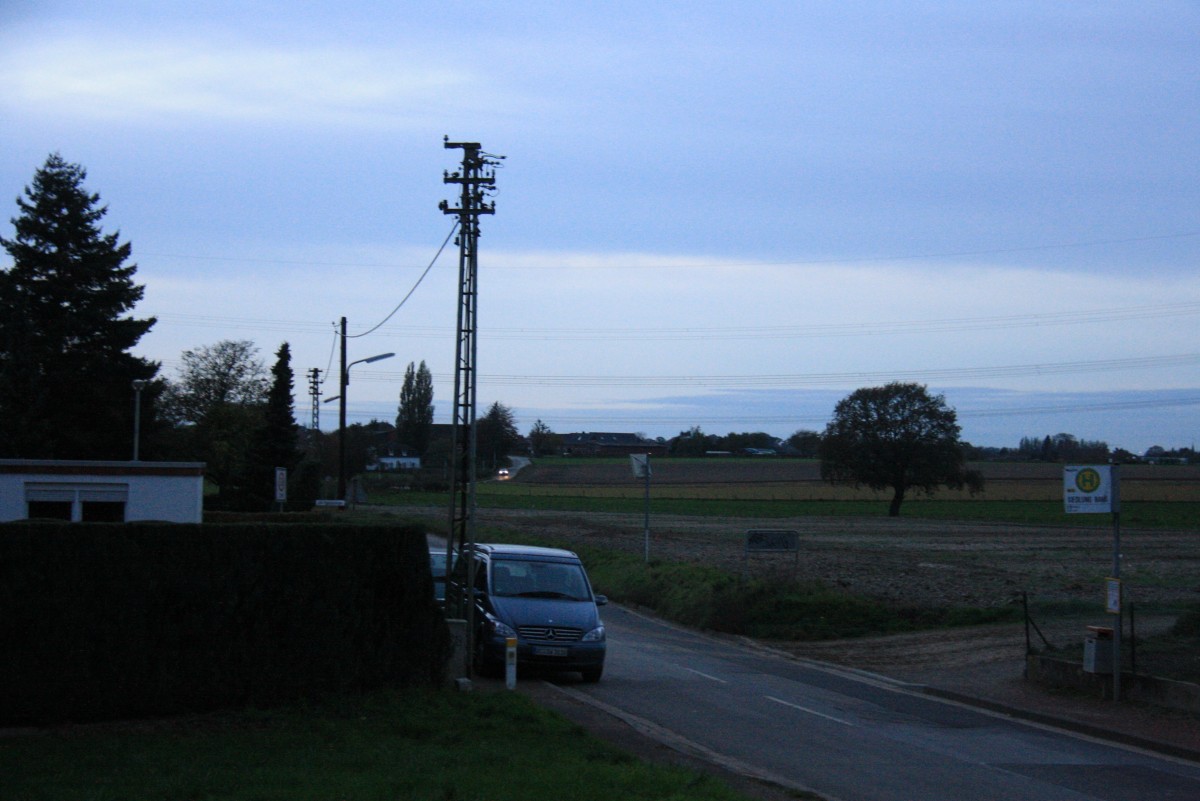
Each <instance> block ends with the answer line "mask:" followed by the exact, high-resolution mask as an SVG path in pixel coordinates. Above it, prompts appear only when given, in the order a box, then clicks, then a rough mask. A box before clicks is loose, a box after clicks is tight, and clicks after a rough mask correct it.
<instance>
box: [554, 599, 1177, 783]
mask: <svg viewBox="0 0 1200 801" xmlns="http://www.w3.org/2000/svg"><path fill="white" fill-rule="evenodd" d="M603 613H604V622H605V625H606V627H607V629H608V636H609V654H608V660H607V665H606V668H605V675H604V679H603V680H602V681H601V682H600V683H599V684H595V685H587V684H576V683H571V682H569V681H567V682H563V683H562V684H563V685H565V689H567V690H568V691H569V692H572V693H576V694H578V695H580V696H582V697H585V698H586V699H587V700H588V701H589V702H591V703H593V704H597V705H600V706H602V707H604V708H606V709H607V710H608V711H611V712H613V713H614V714H617V715H620V716H622V717H624V718H625V719H626V720H627V721H629V722H631V723H633V724H634V725H637V726H639V727H640V728H642V729H643V730H644V731H647V732H651V733H653V734H654V735H655V736H658V737H660V738H661V739H664V740H668V741H672V742H673V743H674V744H675V745H676V746H678V747H681V748H682V749H684V750H690V751H692V752H693V753H698V754H703V755H705V756H707V757H709V758H711V759H713V760H715V761H720V762H722V763H723V764H725V765H726V766H728V767H733V768H734V769H736V770H740V771H741V772H744V773H748V774H750V775H756V776H759V777H762V778H767V779H770V780H773V781H775V782H777V783H779V784H782V785H784V786H788V787H793V788H797V789H806V790H810V791H813V792H816V793H819V794H821V795H823V796H825V797H826V798H829V799H836V800H840V801H876V800H878V801H912V800H913V799H921V801H941V800H944V801H963V800H964V799H969V800H970V801H988V799H996V800H997V801H1000V800H1003V801H1085V800H1086V799H1096V800H1098V801H1148V800H1150V799H1153V800H1154V801H1178V800H1181V799H1196V800H1197V801H1200V765H1197V764H1193V763H1190V762H1184V761H1181V760H1176V759H1171V758H1166V757H1160V756H1157V755H1153V754H1149V753H1145V752H1140V751H1137V750H1133V749H1129V748H1126V747H1123V746H1117V745H1112V744H1106V743H1102V742H1097V741H1095V740H1091V739H1088V738H1085V737H1081V736H1078V735H1073V734H1070V733H1066V732H1061V731H1057V730H1054V729H1050V728H1047V727H1042V726H1037V725H1035V724H1029V723H1025V722H1021V721H1017V720H1013V719H1009V718H1006V717H1004V716H1000V715H996V714H993V713H988V712H984V711H980V710H976V709H972V708H969V707H965V706H961V705H958V704H954V703H949V702H946V701H942V700H938V699H934V698H930V697H927V696H924V695H922V694H920V693H917V692H913V691H911V690H909V689H906V687H905V685H903V684H898V683H896V682H892V681H890V680H887V679H883V678H881V677H878V676H871V675H868V674H862V673H858V672H855V671H846V670H841V669H835V668H832V667H828V666H822V665H817V664H807V663H801V662H796V661H794V660H790V659H785V658H782V657H779V656H776V655H773V654H771V653H769V652H766V651H762V650H760V649H756V648H751V647H748V646H744V645H741V644H739V643H736V642H730V641H727V640H723V639H717V638H710V637H707V636H704V635H701V634H697V633H694V632H690V631H686V630H682V629H678V628H675V627H672V626H669V625H666V624H663V623H661V622H658V621H656V620H653V619H650V618H647V617H644V616H642V615H638V614H636V613H634V612H631V611H629V610H626V609H623V608H621V607H618V606H615V605H610V606H608V607H606V608H605V609H604V610H603Z"/></svg>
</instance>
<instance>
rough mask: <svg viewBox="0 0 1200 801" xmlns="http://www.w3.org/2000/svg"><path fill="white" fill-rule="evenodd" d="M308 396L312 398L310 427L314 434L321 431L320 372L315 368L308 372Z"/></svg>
mask: <svg viewBox="0 0 1200 801" xmlns="http://www.w3.org/2000/svg"><path fill="white" fill-rule="evenodd" d="M308 394H309V397H310V398H312V425H311V426H309V427H310V428H311V429H312V430H313V431H314V432H315V431H320V430H321V371H320V370H319V369H317V368H316V367H314V368H312V369H311V370H309V371H308Z"/></svg>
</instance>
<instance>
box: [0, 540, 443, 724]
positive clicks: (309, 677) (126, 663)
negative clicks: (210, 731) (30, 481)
mask: <svg viewBox="0 0 1200 801" xmlns="http://www.w3.org/2000/svg"><path fill="white" fill-rule="evenodd" d="M448 649H449V636H448V633H447V630H446V625H445V622H444V620H443V618H442V615H441V612H440V610H439V609H438V608H437V606H436V605H435V603H434V601H433V585H432V578H431V576H430V572H429V552H428V547H427V545H426V539H425V534H424V532H423V531H422V530H420V529H417V528H413V527H405V528H397V527H383V526H369V527H368V526H348V525H337V526H325V525H291V526H287V525H263V524H258V525H254V524H243V525H197V526H189V525H171V524H67V523H62V524H57V523H33V524H30V523H24V524H22V523H15V524H6V525H3V526H0V722H2V723H6V724H24V723H49V722H60V721H67V720H96V719H106V718H107V719H111V718H125V717H142V716H155V715H167V714H177V713H181V712H189V711H200V710H208V709H216V708H220V707H226V706H232V705H246V704H252V705H269V704H274V703H279V702H283V701H290V700H295V699H297V698H303V697H309V696H314V695H319V694H326V693H337V692H358V691H362V690H367V689H371V688H375V687H379V686H384V685H391V686H412V685H429V684H433V683H436V682H438V681H439V680H440V679H441V675H442V671H443V668H444V665H445V660H446V656H447V653H448Z"/></svg>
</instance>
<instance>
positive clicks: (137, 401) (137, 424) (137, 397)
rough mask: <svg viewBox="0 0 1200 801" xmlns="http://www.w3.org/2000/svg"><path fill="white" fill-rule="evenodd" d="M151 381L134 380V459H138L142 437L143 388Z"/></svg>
mask: <svg viewBox="0 0 1200 801" xmlns="http://www.w3.org/2000/svg"><path fill="white" fill-rule="evenodd" d="M147 383H149V382H147V381H144V380H142V379H140V378H138V379H135V380H134V382H133V461H135V462H136V461H138V443H139V441H140V440H141V438H142V390H143V389H145V388H146V384H147Z"/></svg>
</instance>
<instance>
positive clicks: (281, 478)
mask: <svg viewBox="0 0 1200 801" xmlns="http://www.w3.org/2000/svg"><path fill="white" fill-rule="evenodd" d="M275 500H277V501H279V502H280V503H283V502H285V501H286V500H287V468H286V467H276V468H275Z"/></svg>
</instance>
